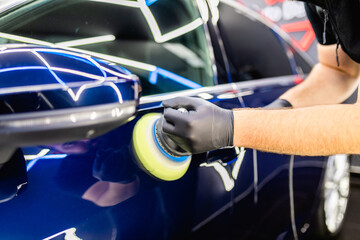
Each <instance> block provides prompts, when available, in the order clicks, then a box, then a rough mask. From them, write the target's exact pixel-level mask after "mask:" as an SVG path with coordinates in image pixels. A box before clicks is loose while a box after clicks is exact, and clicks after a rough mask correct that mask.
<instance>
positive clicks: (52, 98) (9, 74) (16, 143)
mask: <svg viewBox="0 0 360 240" xmlns="http://www.w3.org/2000/svg"><path fill="white" fill-rule="evenodd" d="M140 89H141V87H140V85H139V80H138V78H137V77H136V76H135V75H132V74H131V73H130V72H129V71H127V70H126V69H124V68H122V67H120V66H118V65H115V64H113V63H109V62H107V61H103V60H99V59H95V58H93V57H91V56H89V55H86V54H83V53H76V52H73V51H68V50H64V49H58V48H48V47H36V46H28V45H27V46H26V45H25V46H17V45H16V46H15V47H12V46H11V45H5V47H1V46H0V156H1V157H0V164H3V163H5V162H7V161H8V159H9V158H10V157H11V156H12V155H13V153H14V151H15V150H16V149H17V148H18V147H22V146H33V145H41V144H52V143H61V142H68V141H76V140H81V139H86V138H94V137H97V136H100V135H102V134H104V133H106V132H108V131H110V130H112V129H114V128H116V127H119V126H120V125H122V124H124V123H125V122H127V121H128V120H129V118H131V117H132V116H133V115H134V114H135V113H136V109H137V107H138V102H139V96H140Z"/></svg>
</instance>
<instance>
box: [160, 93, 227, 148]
mask: <svg viewBox="0 0 360 240" xmlns="http://www.w3.org/2000/svg"><path fill="white" fill-rule="evenodd" d="M162 104H163V106H164V107H165V110H164V120H165V121H164V123H163V131H164V132H165V133H166V134H168V135H169V137H170V138H171V139H172V140H174V142H175V143H176V144H177V145H179V147H181V148H182V149H184V150H185V151H187V152H190V153H195V154H196V153H202V152H207V151H211V150H215V149H218V148H222V147H226V146H232V145H233V137H234V115H233V112H232V110H227V109H223V108H220V107H218V106H216V105H214V104H212V103H210V102H208V101H206V100H203V99H200V98H191V97H177V98H174V99H170V100H166V101H164V102H163V103H162ZM180 108H185V109H186V110H187V111H180V110H177V109H180Z"/></svg>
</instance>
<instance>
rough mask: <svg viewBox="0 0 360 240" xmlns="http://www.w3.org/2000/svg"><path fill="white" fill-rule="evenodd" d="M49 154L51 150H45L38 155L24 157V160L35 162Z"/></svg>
mask: <svg viewBox="0 0 360 240" xmlns="http://www.w3.org/2000/svg"><path fill="white" fill-rule="evenodd" d="M48 152H50V149H43V150H41V151H40V152H39V153H38V154H36V155H24V158H25V160H26V161H30V160H34V159H37V158H41V157H43V156H45V155H46V154H47V153H48Z"/></svg>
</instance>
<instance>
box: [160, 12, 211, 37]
mask: <svg viewBox="0 0 360 240" xmlns="http://www.w3.org/2000/svg"><path fill="white" fill-rule="evenodd" d="M203 23H204V22H203V20H202V19H201V18H198V19H196V20H194V21H193V22H191V23H189V24H186V25H184V26H182V27H180V28H178V29H176V30H173V31H171V32H169V33H166V34H164V35H162V36H157V37H156V38H155V41H156V42H158V43H163V42H166V41H169V40H171V39H174V38H177V37H179V36H181V35H184V34H186V33H188V32H191V31H193V30H195V29H196V28H198V27H200V26H201V25H203Z"/></svg>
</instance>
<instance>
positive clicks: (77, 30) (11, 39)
mask: <svg viewBox="0 0 360 240" xmlns="http://www.w3.org/2000/svg"><path fill="white" fill-rule="evenodd" d="M6 2H9V1H6ZM12 2H13V4H14V3H15V2H18V4H20V3H23V2H27V4H22V5H19V6H18V7H16V8H13V9H10V10H7V11H5V12H3V13H1V14H2V15H0V44H10V43H29V44H36V45H47V46H54V45H56V46H57V47H63V48H67V49H69V48H70V49H72V50H73V49H76V51H82V52H84V53H87V54H90V55H93V56H95V57H99V58H104V59H107V60H109V61H112V62H115V63H118V64H120V65H122V66H124V67H125V68H127V69H129V70H130V71H131V72H133V73H134V74H137V75H138V76H139V77H140V79H141V82H142V85H143V95H152V94H158V93H165V92H171V91H177V90H184V89H191V88H199V87H202V86H211V85H213V82H214V81H213V78H214V76H213V71H212V62H211V57H210V51H209V45H208V42H207V39H206V34H205V29H204V26H203V24H204V21H203V19H202V18H201V16H200V14H199V11H198V9H197V7H196V6H195V4H194V1H192V0H158V1H157V0H147V1H145V0H137V1H135V0H133V1H132V0H102V1H100V0H87V1H85V0H53V1H44V0H39V1H15V2H14V1H12Z"/></svg>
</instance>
